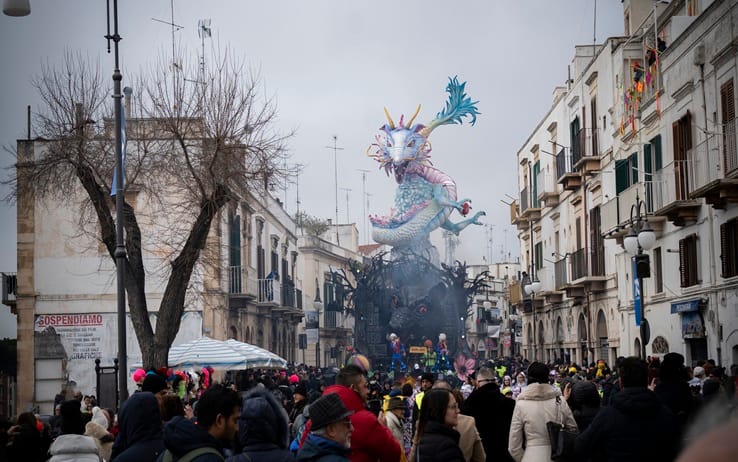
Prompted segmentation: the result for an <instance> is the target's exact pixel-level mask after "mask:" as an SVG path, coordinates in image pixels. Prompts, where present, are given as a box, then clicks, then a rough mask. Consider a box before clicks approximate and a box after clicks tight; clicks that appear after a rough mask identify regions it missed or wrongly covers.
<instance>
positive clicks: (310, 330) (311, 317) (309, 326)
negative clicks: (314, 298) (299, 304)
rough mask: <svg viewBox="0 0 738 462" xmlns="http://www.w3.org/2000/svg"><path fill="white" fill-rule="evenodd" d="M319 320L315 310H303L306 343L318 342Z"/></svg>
mask: <svg viewBox="0 0 738 462" xmlns="http://www.w3.org/2000/svg"><path fill="white" fill-rule="evenodd" d="M319 327H320V320H319V318H318V312H317V311H306V312H305V334H306V335H307V342H308V344H316V343H318V329H319Z"/></svg>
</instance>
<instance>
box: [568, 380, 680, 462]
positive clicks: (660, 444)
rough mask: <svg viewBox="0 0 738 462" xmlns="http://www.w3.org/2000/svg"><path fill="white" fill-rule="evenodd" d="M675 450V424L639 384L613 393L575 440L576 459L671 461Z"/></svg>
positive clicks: (668, 412)
mask: <svg viewBox="0 0 738 462" xmlns="http://www.w3.org/2000/svg"><path fill="white" fill-rule="evenodd" d="M678 451H679V425H678V422H677V421H676V420H675V418H674V414H673V413H672V412H671V411H669V409H668V408H667V407H666V406H664V405H663V404H661V402H660V401H659V400H658V398H657V397H656V395H655V394H654V393H653V392H652V391H650V390H649V389H647V388H645V387H643V388H639V387H635V388H624V389H622V390H620V391H619V392H618V393H616V394H615V395H613V397H612V404H611V405H610V406H606V407H603V408H602V409H601V410H600V412H599V413H598V414H597V417H595V419H594V421H593V422H592V424H591V425H590V426H589V428H587V430H586V431H585V432H584V433H582V434H581V435H579V437H578V438H577V441H576V454H577V456H578V459H582V460H585V459H587V458H589V459H590V460H597V461H623V460H625V461H628V462H638V461H648V462H660V461H672V460H674V459H675V458H676V455H677V452H678Z"/></svg>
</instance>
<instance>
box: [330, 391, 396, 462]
mask: <svg viewBox="0 0 738 462" xmlns="http://www.w3.org/2000/svg"><path fill="white" fill-rule="evenodd" d="M330 393H336V394H338V396H340V397H341V401H343V405H344V406H346V409H348V410H349V411H354V413H353V414H352V415H351V423H352V424H353V426H354V431H353V433H352V434H351V462H375V461H377V460H379V461H381V462H397V461H399V460H400V453H401V452H402V450H401V449H400V445H399V444H397V441H396V440H395V438H394V437H393V436H392V433H391V432H390V431H389V429H388V428H387V427H385V426H383V425H382V424H380V423H379V421H378V420H377V417H376V416H375V415H374V414H372V413H371V412H369V411H368V410H367V409H366V408H365V407H364V402H363V401H362V400H361V397H360V396H359V395H358V393H356V392H355V391H354V390H352V389H350V388H348V387H346V386H343V385H331V386H330V387H328V388H326V389H325V391H324V392H323V395H328V394H330Z"/></svg>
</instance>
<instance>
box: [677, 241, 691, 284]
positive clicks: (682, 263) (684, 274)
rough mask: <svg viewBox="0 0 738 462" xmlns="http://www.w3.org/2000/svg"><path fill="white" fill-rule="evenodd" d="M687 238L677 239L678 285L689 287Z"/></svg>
mask: <svg viewBox="0 0 738 462" xmlns="http://www.w3.org/2000/svg"><path fill="white" fill-rule="evenodd" d="M687 247H688V246H687V239H680V240H679V286H680V287H689V273H688V269H687V266H688V265H689V261H688V260H689V256H688V253H687Z"/></svg>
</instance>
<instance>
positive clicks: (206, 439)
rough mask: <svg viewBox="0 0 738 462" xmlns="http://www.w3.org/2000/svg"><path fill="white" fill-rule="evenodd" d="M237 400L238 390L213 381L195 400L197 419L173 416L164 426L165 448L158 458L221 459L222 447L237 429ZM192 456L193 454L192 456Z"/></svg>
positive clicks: (163, 461) (205, 461)
mask: <svg viewBox="0 0 738 462" xmlns="http://www.w3.org/2000/svg"><path fill="white" fill-rule="evenodd" d="M240 414H241V400H240V399H239V398H238V394H237V393H236V392H235V391H233V390H231V389H230V388H227V387H224V386H222V385H213V386H212V387H210V388H208V389H207V391H205V393H203V395H202V397H201V398H200V400H199V401H198V402H197V407H196V410H195V415H196V417H197V423H196V424H195V423H194V422H192V421H190V420H187V419H185V418H184V417H181V416H176V417H174V418H172V420H170V421H169V423H168V424H167V425H166V427H164V446H165V447H166V448H167V450H166V451H164V452H163V453H162V455H161V456H159V459H158V461H159V462H170V461H172V460H179V459H181V458H183V457H185V456H188V458H190V460H192V461H193V462H217V461H222V460H225V458H224V457H223V448H225V447H230V445H231V443H232V442H233V441H234V440H235V438H236V433H237V432H238V416H239V415H240ZM193 456H194V457H193Z"/></svg>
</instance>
